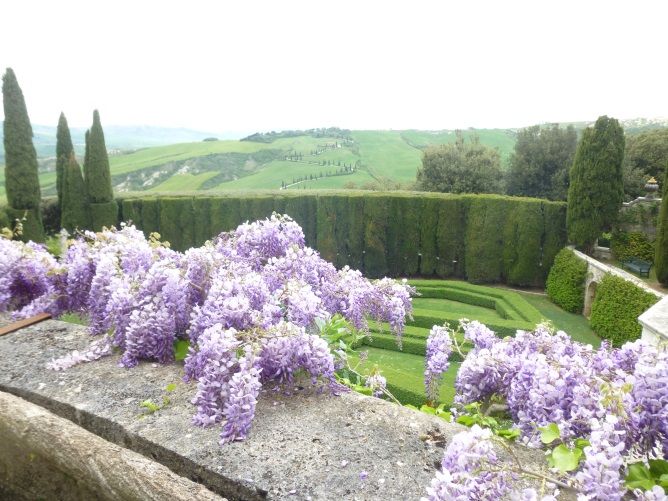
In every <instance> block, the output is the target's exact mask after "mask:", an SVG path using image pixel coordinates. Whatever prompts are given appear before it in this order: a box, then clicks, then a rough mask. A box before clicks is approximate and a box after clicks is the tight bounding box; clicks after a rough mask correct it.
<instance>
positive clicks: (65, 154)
mask: <svg viewBox="0 0 668 501" xmlns="http://www.w3.org/2000/svg"><path fill="white" fill-rule="evenodd" d="M73 152H74V146H73V145H72V137H71V136H70V128H69V127H68V126H67V119H66V118H65V114H64V113H61V114H60V118H59V119H58V129H57V130H56V190H57V192H58V207H60V208H61V210H62V207H63V175H64V173H65V166H66V165H67V163H68V162H69V159H70V155H71V154H72V153H73Z"/></svg>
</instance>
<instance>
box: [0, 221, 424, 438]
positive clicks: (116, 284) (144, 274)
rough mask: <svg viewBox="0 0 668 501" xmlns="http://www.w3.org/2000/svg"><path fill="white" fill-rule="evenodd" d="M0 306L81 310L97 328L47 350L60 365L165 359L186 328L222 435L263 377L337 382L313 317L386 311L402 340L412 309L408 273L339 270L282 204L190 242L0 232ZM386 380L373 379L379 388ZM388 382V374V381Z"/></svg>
mask: <svg viewBox="0 0 668 501" xmlns="http://www.w3.org/2000/svg"><path fill="white" fill-rule="evenodd" d="M0 253H2V255H3V260H2V262H1V263H0V312H2V311H12V312H13V315H14V317H15V318H23V317H27V316H30V315H33V314H36V313H41V312H48V313H51V314H52V315H54V316H59V315H61V314H63V313H65V312H76V313H81V314H83V315H85V316H87V317H88V321H89V330H90V333H91V334H92V335H94V336H98V340H96V341H94V342H93V343H92V344H91V346H90V347H89V349H88V350H86V351H83V352H75V353H70V354H68V355H66V356H64V357H62V358H60V359H58V360H54V361H52V362H51V364H50V367H51V368H52V369H55V370H62V369H66V368H68V367H71V366H72V365H75V364H77V363H81V362H85V361H91V360H95V359H98V358H100V357H102V356H105V355H108V354H110V353H111V352H112V350H114V349H116V350H119V351H120V353H121V358H120V365H122V366H124V367H128V368H129V367H134V366H136V365H137V364H138V363H139V362H140V361H141V360H153V361H157V362H160V363H169V362H171V361H173V359H174V342H175V341H176V340H181V339H185V340H189V341H190V351H189V353H188V356H187V358H186V360H185V376H184V378H185V379H186V380H187V381H194V382H196V385H197V390H196V394H195V397H194V398H193V404H194V405H195V407H196V414H195V416H194V418H193V422H194V423H195V424H196V425H200V426H208V425H211V424H214V423H221V426H222V432H221V442H229V441H233V440H241V439H243V438H245V437H246V436H247V435H248V433H249V430H250V426H251V423H252V420H253V416H254V413H255V405H256V402H257V398H258V395H259V392H260V389H261V387H262V386H263V385H266V384H268V383H280V384H284V385H285V384H287V385H290V384H291V383H292V382H293V379H294V377H295V375H296V374H297V373H299V372H302V373H305V374H306V375H307V376H308V377H310V378H311V379H312V381H313V383H314V384H319V383H320V382H322V384H321V385H320V388H328V389H330V390H331V391H333V392H337V391H339V386H338V384H337V383H336V380H335V376H334V372H335V361H334V357H333V355H332V352H331V351H330V349H329V346H328V344H327V342H326V341H324V340H323V339H322V338H320V337H319V336H318V335H317V328H316V321H321V320H327V319H328V318H330V317H331V316H333V315H335V314H340V315H342V316H343V317H345V318H346V319H347V320H348V321H349V322H350V323H351V324H352V325H354V327H356V328H357V329H361V330H365V329H367V328H368V327H367V320H368V319H369V318H372V319H375V320H378V321H382V322H388V323H389V324H390V326H391V328H392V330H393V331H394V332H395V333H396V335H397V340H398V342H400V341H401V337H400V336H401V333H402V331H403V328H404V323H405V321H406V318H407V317H408V316H410V314H411V311H412V304H411V293H412V292H413V290H412V289H411V288H410V287H409V286H408V285H406V283H405V282H404V283H399V282H396V281H394V280H390V279H382V280H376V281H370V280H368V279H366V278H364V276H362V274H361V273H360V272H359V271H357V270H352V269H350V268H348V267H345V268H343V269H340V270H337V269H336V268H335V267H334V266H333V265H332V264H330V263H328V262H327V261H325V260H323V259H322V258H321V257H320V256H319V254H318V253H317V252H316V251H314V250H313V249H311V248H309V247H306V245H305V242H304V233H303V231H302V229H301V227H300V226H299V225H298V224H297V223H295V222H294V221H293V220H292V219H290V218H289V217H288V216H282V215H277V214H274V215H272V216H271V217H270V218H268V219H266V220H263V221H257V222H254V223H246V224H242V225H241V226H239V227H238V228H237V229H236V230H234V231H231V232H228V233H222V234H220V235H219V236H218V237H217V238H216V239H215V240H214V241H212V242H207V243H206V244H205V245H203V246H202V247H199V248H193V249H190V250H188V251H186V252H185V253H181V252H176V251H173V250H171V249H169V248H168V247H167V246H165V245H162V244H161V243H160V242H159V240H157V239H156V238H150V239H146V238H145V237H144V234H143V233H142V232H141V231H139V230H137V229H136V228H135V227H134V226H131V225H123V226H122V227H121V229H120V230H113V229H112V230H105V231H103V232H101V233H92V232H85V233H83V234H81V235H80V236H79V237H78V238H76V239H75V240H73V241H71V242H69V245H68V246H67V250H66V252H65V253H64V255H63V257H62V258H61V259H60V260H58V259H56V258H54V257H53V256H52V255H51V254H49V253H48V252H47V251H46V249H45V248H44V247H42V246H40V245H37V244H32V243H29V244H24V243H21V242H18V241H12V240H7V239H0ZM381 383H384V381H380V380H378V381H372V384H373V385H374V388H377V387H379V385H381ZM383 387H384V385H383Z"/></svg>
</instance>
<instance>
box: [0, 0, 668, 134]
mask: <svg viewBox="0 0 668 501" xmlns="http://www.w3.org/2000/svg"><path fill="white" fill-rule="evenodd" d="M667 14H668V2H666V1H665V0H664V1H643V0H633V1H630V0H629V1H624V2H621V1H614V0H607V1H595V0H578V1H571V0H550V1H542V0H531V1H514V0H504V1H500V0H496V1H488V2H487V1H471V0H459V1H457V2H451V1H446V0H441V1H420V0H414V1H411V2H408V1H403V2H394V1H389V0H385V1H375V0H356V1H347V0H337V1H320V0H308V1H291V0H283V1H275V0H274V1H248V0H244V1H234V2H232V1H224V0H218V1H198V0H189V1H183V0H181V1H167V0H162V1H147V0H133V1H131V2H126V1H119V0H115V1H104V2H102V1H92V0H88V1H85V2H73V1H68V0H58V1H53V0H51V1H43V2H37V1H30V0H21V1H3V2H2V4H1V5H0V18H1V19H2V28H1V29H0V67H1V68H5V67H7V66H11V67H12V68H14V70H15V72H16V74H17V76H18V79H19V83H20V85H21V87H22V88H23V92H24V95H25V97H26V101H27V104H28V111H29V113H30V117H31V120H32V121H33V123H39V124H53V125H55V123H56V122H57V118H58V114H59V113H60V111H61V110H63V111H65V114H66V115H67V117H68V119H69V122H70V125H73V126H86V125H88V124H89V123H90V121H91V112H92V110H93V109H94V108H98V109H99V110H100V113H101V115H102V121H103V124H105V125H107V124H109V125H111V124H117V125H140V124H144V125H163V126H176V127H189V128H195V129H203V130H208V131H214V132H224V131H255V130H271V129H276V130H278V129H286V128H309V127H321V126H330V125H334V126H340V127H347V128H354V129H361V128H383V129H389V128H395V129H398V128H423V129H442V128H465V127H515V126H524V125H530V124H533V123H538V122H552V121H571V120H593V119H595V118H596V117H597V116H598V115H601V114H608V115H611V116H615V117H618V118H633V117H666V116H668V82H667V78H666V77H667V76H668V62H667V58H668V35H666V33H667V30H668V28H667V26H668V24H667V22H668V21H667V20H668V15H667Z"/></svg>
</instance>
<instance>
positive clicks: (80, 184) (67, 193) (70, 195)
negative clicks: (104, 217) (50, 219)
mask: <svg viewBox="0 0 668 501" xmlns="http://www.w3.org/2000/svg"><path fill="white" fill-rule="evenodd" d="M61 175H62V186H61V189H62V198H61V210H60V226H61V228H65V229H66V230H67V231H69V232H73V231H74V230H76V229H79V230H83V229H87V228H89V227H90V214H91V212H90V209H89V208H88V204H87V203H86V185H85V183H84V179H83V175H82V174H81V168H80V167H79V164H78V163H77V160H76V158H75V157H74V151H71V152H70V157H69V159H68V162H67V164H66V165H65V166H64V170H63V173H62V174H61ZM115 205H116V203H115V202H114V206H115ZM115 224H116V216H114V225H115Z"/></svg>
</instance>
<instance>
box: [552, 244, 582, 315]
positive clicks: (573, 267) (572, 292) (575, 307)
mask: <svg viewBox="0 0 668 501" xmlns="http://www.w3.org/2000/svg"><path fill="white" fill-rule="evenodd" d="M586 276H587V263H585V262H584V261H583V260H582V259H578V257H577V256H576V255H575V254H574V253H573V251H571V250H570V249H562V250H561V251H560V252H559V254H557V257H556V258H555V260H554V265H553V266H552V269H551V270H550V274H549V275H548V277H547V284H546V289H547V296H548V297H549V298H550V300H552V302H553V303H555V304H557V305H558V306H560V307H561V309H563V310H566V311H570V312H571V313H581V312H582V308H583V307H584V286H585V278H586Z"/></svg>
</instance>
